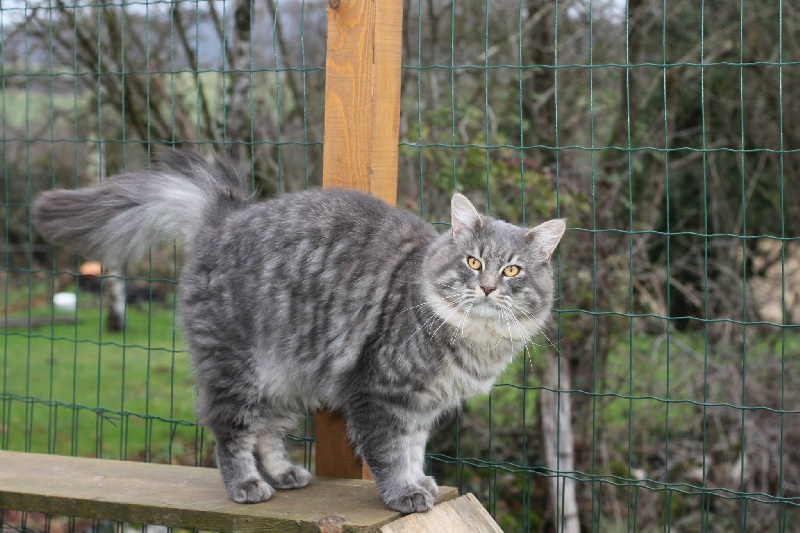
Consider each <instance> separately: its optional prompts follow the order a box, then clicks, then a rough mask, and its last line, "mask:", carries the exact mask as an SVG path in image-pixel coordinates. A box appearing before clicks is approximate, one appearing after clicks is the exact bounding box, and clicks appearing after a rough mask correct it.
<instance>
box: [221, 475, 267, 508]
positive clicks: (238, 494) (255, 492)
mask: <svg viewBox="0 0 800 533" xmlns="http://www.w3.org/2000/svg"><path fill="white" fill-rule="evenodd" d="M274 493H275V490H274V489H273V488H272V487H270V486H269V484H268V483H267V482H266V481H264V480H263V479H249V480H247V481H243V482H241V483H237V484H236V485H234V486H233V487H230V488H229V489H228V494H230V496H231V499H232V500H233V501H235V502H236V503H259V502H265V501H267V500H269V499H270V498H272V495H273V494H274Z"/></svg>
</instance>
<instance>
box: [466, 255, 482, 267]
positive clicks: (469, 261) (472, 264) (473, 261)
mask: <svg viewBox="0 0 800 533" xmlns="http://www.w3.org/2000/svg"><path fill="white" fill-rule="evenodd" d="M467 264H468V265H469V267H470V268H471V269H472V270H480V269H481V267H482V266H483V263H481V262H480V260H479V259H475V258H474V257H472V256H469V257H467Z"/></svg>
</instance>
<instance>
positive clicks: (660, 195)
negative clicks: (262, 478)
mask: <svg viewBox="0 0 800 533" xmlns="http://www.w3.org/2000/svg"><path fill="white" fill-rule="evenodd" d="M325 8H326V4H325V3H324V2H318V1H309V2H300V1H297V2H295V1H291V2H290V1H288V0H284V1H282V2H281V1H277V0H269V1H267V2H264V3H257V2H248V1H244V0H242V1H235V0H234V1H227V2H212V1H210V0H205V1H188V0H185V1H179V2H158V1H141V2H123V3H119V2H111V3H99V2H64V1H61V0H58V1H52V2H37V1H34V0H27V1H24V0H18V1H16V2H4V3H3V4H2V6H0V43H1V44H2V46H0V88H1V89H2V91H1V93H0V107H1V108H2V114H1V115H0V121H2V132H3V133H2V145H1V146H2V150H3V195H2V203H1V204H0V208H2V212H3V216H2V222H0V224H2V231H3V271H2V274H0V276H1V277H0V280H2V282H3V294H4V304H3V312H4V317H3V341H2V342H3V357H2V369H3V370H2V372H3V379H2V389H0V398H1V399H2V403H1V404H0V407H1V411H0V448H2V449H4V450H21V451H29V452H42V453H58V454H69V455H86V456H94V457H105V458H115V459H126V460H141V461H155V462H170V463H179V464H191V465H203V466H207V465H210V464H211V461H212V454H211V453H210V445H211V439H210V436H209V435H208V434H206V433H205V432H204V431H203V430H202V429H201V428H200V427H199V426H198V425H197V423H196V419H195V417H194V414H193V408H192V382H191V379H192V378H191V372H190V369H189V364H188V357H187V354H186V351H185V345H184V343H183V341H182V340H181V339H180V336H179V333H178V332H177V330H176V327H175V292H174V288H175V283H176V280H177V277H178V272H179V268H180V261H181V250H180V248H178V247H173V248H171V249H168V250H153V251H152V252H151V254H150V255H149V257H148V258H147V259H146V260H145V261H143V262H142V263H140V264H135V265H129V266H128V267H127V268H126V270H125V271H122V272H105V273H103V274H100V275H98V274H96V273H95V274H87V273H85V272H84V273H81V268H82V267H85V264H84V262H85V259H84V258H80V257H75V256H71V255H68V254H66V253H64V252H63V251H60V250H57V249H54V248H52V247H50V246H47V245H44V243H42V241H41V240H40V239H39V237H38V236H37V235H36V234H35V233H34V231H33V229H32V228H31V224H30V209H29V207H30V203H31V200H32V198H33V197H34V196H35V195H36V194H37V193H38V192H39V191H42V190H45V189H50V188H53V187H69V188H74V187H78V186H83V185H87V184H91V183H94V182H96V181H97V180H98V179H102V178H104V177H105V176H106V175H111V174H113V173H117V172H120V171H124V170H129V169H133V168H139V167H142V166H144V165H146V164H147V161H148V158H149V155H150V154H151V152H152V150H153V149H154V148H155V147H156V146H157V145H159V144H162V143H168V144H174V145H181V146H184V145H188V146H199V147H201V148H203V149H204V150H206V151H210V150H226V151H229V152H233V153H235V154H236V155H238V156H239V157H243V158H244V159H245V160H246V161H247V162H248V164H249V166H250V170H251V175H252V184H253V187H254V189H257V190H259V193H260V194H262V195H265V196H268V195H273V194H280V193H282V192H287V191H292V190H299V189H304V188H308V187H313V186H318V185H319V184H320V183H321V155H322V150H321V145H322V127H323V120H322V113H323V110H324V76H325V72H324V54H325V39H324V35H325V27H326V19H325ZM404 16H405V21H404V51H403V69H402V76H403V80H402V88H403V103H402V110H401V142H400V146H399V149H400V155H401V157H400V179H399V183H398V189H399V198H400V200H399V205H401V206H402V207H405V208H407V209H410V210H413V211H416V212H418V213H419V214H420V215H421V216H423V217H424V218H426V219H427V220H430V221H431V222H433V223H436V224H441V225H442V226H444V225H445V224H446V222H447V220H448V212H447V208H448V202H449V197H450V194H451V192H452V191H453V190H454V189H455V190H459V191H461V192H464V193H465V194H467V195H468V196H469V197H470V198H471V199H472V200H473V201H474V203H475V204H476V205H478V206H480V207H481V208H482V209H483V210H485V211H487V212H489V213H491V214H492V215H494V216H498V217H501V218H504V219H507V220H510V221H512V222H516V223H521V224H528V225H531V226H532V225H534V224H535V223H537V222H539V221H542V220H544V219H546V218H550V217H556V216H559V217H562V216H563V217H567V218H568V219H569V226H570V228H571V229H570V230H569V231H568V233H567V235H566V236H565V238H564V240H563V242H562V245H561V247H560V251H559V253H558V256H557V257H556V258H555V262H554V272H555V275H556V277H557V280H558V289H557V305H556V309H555V310H554V314H553V319H554V325H553V327H552V328H551V329H550V330H549V331H547V332H546V337H545V336H543V337H542V338H541V339H540V340H539V342H538V344H537V345H535V346H529V347H527V348H526V350H525V351H524V353H522V354H520V356H519V357H517V358H516V359H515V361H514V362H513V363H512V365H511V366H510V367H509V369H508V370H507V372H506V373H505V374H504V375H503V376H502V377H501V379H500V380H499V382H498V383H497V385H496V386H495V387H494V390H493V392H492V394H491V395H489V396H488V397H479V398H476V399H474V400H472V401H470V402H468V403H467V405H466V406H465V407H464V409H462V410H461V411H460V412H459V413H457V414H455V415H454V416H453V417H451V418H449V419H447V420H445V421H443V423H442V424H441V427H440V429H439V431H438V432H437V433H436V434H435V435H434V437H433V439H432V441H431V443H430V445H429V448H428V456H427V466H428V468H429V469H430V470H431V472H432V473H433V474H434V475H436V476H437V478H438V480H439V481H440V483H443V484H451V485H455V486H458V487H459V488H460V489H461V491H462V492H473V493H475V494H476V495H477V496H478V497H479V499H480V500H481V501H482V502H483V503H484V505H485V506H486V507H487V509H488V510H489V511H490V512H491V513H492V515H493V516H494V517H495V518H496V520H497V521H498V523H500V525H501V526H502V527H503V528H504V529H505V530H507V531H536V530H542V531H551V530H552V531H556V530H557V531H577V530H576V529H575V527H576V526H579V527H580V528H582V529H583V530H591V531H609V530H610V531H617V530H627V531H651V530H689V531H698V530H699V531H750V530H753V531H761V530H769V531H792V530H793V529H794V526H793V524H795V523H796V522H798V519H800V513H799V512H798V506H799V505H800V494H798V486H800V464H799V463H798V456H797V452H796V450H797V449H798V446H797V442H798V438H800V434H798V429H797V428H800V425H798V423H797V418H798V414H800V405H798V403H797V401H796V399H795V395H793V394H792V393H791V391H792V390H796V388H797V385H798V383H797V381H798V366H797V361H798V358H797V355H798V349H800V342H798V339H797V335H796V331H797V327H798V324H800V315H799V314H798V312H797V309H798V308H799V307H798V304H800V293H799V292H798V289H797V287H798V286H800V278H799V277H798V274H797V272H798V271H800V268H798V267H800V245H798V243H797V240H798V238H800V233H799V232H798V227H799V226H798V221H800V205H797V203H796V202H793V201H791V196H790V197H789V199H788V201H787V198H786V195H787V194H791V191H793V189H792V184H793V183H796V178H795V176H797V175H800V168H798V167H800V157H798V153H800V133H798V129H797V126H796V124H794V121H793V120H792V117H795V116H800V109H797V108H798V106H800V97H798V96H800V95H797V94H794V93H795V92H796V91H797V90H798V89H797V88H798V87H800V83H798V82H800V80H799V79H798V78H800V63H798V54H799V53H800V42H798V37H797V36H798V33H797V28H798V24H800V14H799V13H798V12H797V11H796V10H795V9H793V8H792V6H790V5H788V4H787V3H786V2H783V1H778V2H768V1H766V0H758V1H753V2H744V1H743V0H740V2H739V3H716V4H711V3H710V2H705V1H703V0H701V1H700V2H696V1H689V0H675V1H672V2H666V1H665V0H661V1H658V0H630V1H629V2H627V3H625V2H617V1H614V0H602V1H600V0H598V1H590V0H586V1H582V0H575V1H555V2H553V1H545V0H521V1H520V2H518V3H512V2H505V3H504V2H500V3H498V2H488V0H484V1H477V0H469V1H465V0H458V1H455V2H444V1H429V2H421V1H420V2H411V1H408V2H405V15H404ZM120 282H121V283H124V284H125V285H126V287H127V295H128V300H129V301H128V304H127V306H126V307H125V310H124V312H123V314H122V316H121V317H120V318H121V319H122V322H124V327H122V328H121V329H120V330H119V331H109V329H108V326H109V311H108V309H109V306H110V305H112V304H113V301H114V294H113V290H114V286H115V285H114V284H115V283H120ZM61 292H73V293H75V294H77V305H76V306H75V307H74V308H72V307H70V306H69V305H67V306H65V308H63V309H62V308H61V307H59V306H56V305H54V304H53V297H54V295H55V294H57V293H61ZM292 439H293V440H292V442H293V445H292V453H293V455H294V456H295V458H296V460H298V461H302V462H304V463H305V464H306V465H308V466H310V463H311V453H312V450H311V446H312V442H313V428H312V427H311V424H310V423H308V422H307V423H305V424H304V426H303V427H301V428H299V430H298V433H297V434H296V435H294V436H293V437H292ZM2 519H3V522H4V524H6V527H9V528H12V529H23V530H29V529H44V530H52V529H61V528H62V524H61V522H56V521H55V520H56V519H54V518H52V519H51V518H45V517H38V516H35V515H25V514H19V513H16V512H14V511H11V510H8V511H5V512H3V515H2ZM64 523H65V524H66V526H64V527H67V528H69V529H76V528H83V527H85V524H83V523H81V522H80V521H79V520H77V519H70V520H68V521H66V522H64ZM90 527H91V528H93V529H101V528H102V527H104V526H103V525H102V524H99V523H97V522H95V523H92V524H90ZM116 527H117V528H121V527H122V526H121V525H117V526H116Z"/></svg>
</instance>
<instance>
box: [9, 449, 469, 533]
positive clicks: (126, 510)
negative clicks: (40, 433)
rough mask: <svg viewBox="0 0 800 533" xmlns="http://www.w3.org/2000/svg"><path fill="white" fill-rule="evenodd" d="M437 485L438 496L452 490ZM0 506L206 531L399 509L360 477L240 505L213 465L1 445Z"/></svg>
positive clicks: (312, 522) (383, 514) (320, 482)
mask: <svg viewBox="0 0 800 533" xmlns="http://www.w3.org/2000/svg"><path fill="white" fill-rule="evenodd" d="M439 490H440V491H441V495H440V496H439V498H438V499H437V501H438V502H443V501H447V500H451V499H454V498H456V497H457V496H458V490H457V489H455V488H452V487H440V489H439ZM0 509H8V510H18V511H32V512H38V513H49V514H53V515H57V516H75V517H84V518H97V519H102V520H114V521H120V522H128V523H133V524H152V525H165V526H172V527H177V528H190V529H200V530H204V531H266V532H269V531H286V532H293V531H297V532H307V531H321V530H324V531H336V532H352V531H375V530H378V529H379V528H380V527H381V526H382V525H384V524H387V523H391V522H393V521H394V520H397V519H398V518H400V517H401V516H403V515H402V514H401V513H398V512H397V511H392V510H391V509H389V508H388V507H386V505H385V504H384V503H383V501H381V498H380V495H379V494H378V490H377V488H376V487H375V484H374V483H371V482H367V481H363V480H356V479H325V478H315V479H314V481H312V482H311V484H310V485H309V486H308V487H305V488H302V489H298V490H279V491H276V493H275V495H274V496H273V497H272V498H271V499H270V500H269V501H266V502H264V503H259V504H248V505H242V504H239V503H235V502H233V501H231V499H230V498H229V497H228V493H227V492H226V491H225V487H224V486H223V484H222V481H221V480H220V477H219V471H217V470H216V469H213V468H199V467H191V466H174V465H159V464H152V463H138V462H129V461H110V460H106V459H86V458H82V457H66V456H60V455H43V454H34V453H20V452H9V451H0ZM325 524H332V525H335V526H336V528H335V529H332V528H330V527H329V528H328V529H323V527H322V526H323V525H325Z"/></svg>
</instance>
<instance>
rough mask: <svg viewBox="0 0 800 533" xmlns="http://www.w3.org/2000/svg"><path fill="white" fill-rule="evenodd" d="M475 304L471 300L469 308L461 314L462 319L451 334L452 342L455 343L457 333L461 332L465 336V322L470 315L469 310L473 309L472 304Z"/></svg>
mask: <svg viewBox="0 0 800 533" xmlns="http://www.w3.org/2000/svg"><path fill="white" fill-rule="evenodd" d="M473 305H475V303H474V302H471V303H470V304H469V305H468V306H467V309H466V310H465V311H464V314H463V315H462V316H461V320H459V322H458V326H456V328H455V329H454V330H453V334H452V335H451V336H450V344H453V343H454V342H455V341H456V335H458V334H459V332H460V333H461V336H462V337H463V336H464V323H465V322H466V321H467V317H468V316H469V312H470V311H471V310H472V306H473Z"/></svg>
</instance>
